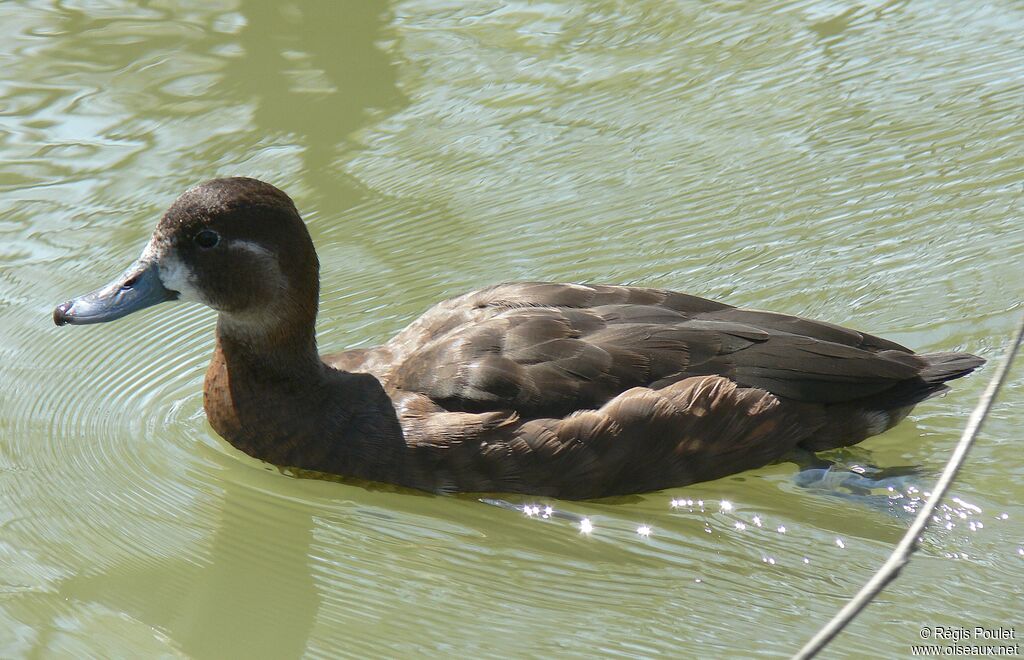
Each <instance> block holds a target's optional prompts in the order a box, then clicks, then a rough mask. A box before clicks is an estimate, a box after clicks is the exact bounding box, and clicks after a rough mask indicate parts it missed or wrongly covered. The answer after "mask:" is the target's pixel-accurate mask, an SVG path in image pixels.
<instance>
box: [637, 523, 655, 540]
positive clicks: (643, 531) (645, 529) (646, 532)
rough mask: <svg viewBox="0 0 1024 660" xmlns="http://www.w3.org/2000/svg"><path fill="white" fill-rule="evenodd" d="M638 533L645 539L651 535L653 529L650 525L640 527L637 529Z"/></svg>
mask: <svg viewBox="0 0 1024 660" xmlns="http://www.w3.org/2000/svg"><path fill="white" fill-rule="evenodd" d="M636 533H637V534H639V535H640V536H642V537H644V538H647V537H649V536H650V535H651V528H650V526H648V525H640V526H639V527H637V528H636Z"/></svg>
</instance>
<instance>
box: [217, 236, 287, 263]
mask: <svg viewBox="0 0 1024 660" xmlns="http://www.w3.org/2000/svg"><path fill="white" fill-rule="evenodd" d="M228 247H231V248H239V249H242V250H245V251H246V252H252V253H253V254H255V255H257V256H260V257H271V258H273V259H274V260H275V261H276V260H277V257H276V256H275V255H274V253H273V252H271V251H270V250H268V249H267V248H265V247H263V246H262V245H260V244H259V243H255V242H253V241H241V240H238V239H235V240H232V241H231V242H230V243H228Z"/></svg>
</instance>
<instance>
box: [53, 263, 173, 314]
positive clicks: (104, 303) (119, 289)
mask: <svg viewBox="0 0 1024 660" xmlns="http://www.w3.org/2000/svg"><path fill="white" fill-rule="evenodd" d="M177 297H178V293H177V292H176V291H170V290H169V289H167V288H166V287H165V286H164V285H163V282H161V281H160V270H159V266H157V264H156V263H155V262H151V261H143V260H141V259H140V260H139V261H136V262H135V263H133V264H132V265H131V266H129V267H128V270H126V271H124V272H123V273H121V275H120V276H119V277H118V278H117V279H115V280H114V281H113V282H111V283H110V284H107V285H106V286H104V287H102V288H100V289H96V290H95V291H93V292H92V293H87V294H85V295H84V296H80V297H78V298H74V299H73V300H69V301H67V302H65V303H61V304H60V305H57V308H56V309H54V310H53V322H54V323H56V324H57V325H67V324H71V325H86V324H89V323H106V322H107V321H114V320H117V319H119V318H121V317H122V316H128V315H129V314H131V313H132V312H137V311H139V310H140V309H145V308H147V307H152V306H153V305H157V304H159V303H162V302H167V301H168V300H175V299H176V298H177Z"/></svg>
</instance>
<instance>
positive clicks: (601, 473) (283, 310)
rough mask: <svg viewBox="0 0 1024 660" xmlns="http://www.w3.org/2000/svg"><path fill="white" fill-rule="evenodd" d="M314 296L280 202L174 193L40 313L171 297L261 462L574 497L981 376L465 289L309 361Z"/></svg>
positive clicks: (889, 351)
mask: <svg viewBox="0 0 1024 660" xmlns="http://www.w3.org/2000/svg"><path fill="white" fill-rule="evenodd" d="M318 298H319V265H318V261H317V256H316V252H315V250H314V247H313V242H312V240H311V239H310V236H309V232H308V231H307V230H306V227H305V224H304V223H303V221H302V219H301V218H300V216H299V213H298V211H297V210H296V208H295V205H294V204H293V202H292V200H291V199H290V198H289V197H288V196H287V195H286V194H285V193H283V192H281V191H280V190H278V189H277V188H275V187H273V186H271V185H270V184H267V183H263V182H262V181H258V180H255V179H247V178H226V179H216V180H213V181H209V182H206V183H204V184H202V185H200V186H197V187H195V188H192V189H190V190H188V191H187V192H185V193H184V194H183V195H182V196H181V197H179V198H178V199H177V200H176V201H175V202H174V204H172V205H171V207H170V209H168V211H167V212H166V214H165V215H164V216H163V218H162V219H161V220H160V223H159V224H158V225H157V228H156V231H155V232H154V234H153V237H152V239H151V240H150V242H149V244H148V245H147V246H146V248H145V250H144V251H143V253H142V256H141V257H140V258H139V259H138V260H137V261H136V262H135V263H134V264H132V265H131V266H130V267H129V268H128V269H127V270H126V271H125V272H124V273H123V274H122V275H121V276H120V277H118V278H117V279H116V280H114V281H113V282H111V283H110V284H108V285H107V286H105V287H103V288H100V289H98V290H96V291H94V292H93V293H90V294H87V295H85V296H82V297H80V298H76V299H74V300H71V301H68V302H66V303H63V304H61V305H60V306H58V307H57V308H56V310H54V315H53V317H54V321H55V322H56V323H57V324H58V325H64V324H88V323H102V322H106V321H113V320H115V319H119V318H121V317H123V316H126V315H128V314H131V313H132V312H134V311H137V310H140V309H144V308H146V307H150V306H152V305H155V304H158V303H161V302H166V301H172V300H185V301H194V302H200V303H203V304H205V305H208V306H209V307H211V308H213V309H215V310H217V312H218V319H217V329H216V336H217V343H216V348H215V350H214V354H213V359H212V360H211V362H210V366H209V369H208V371H207V373H206V382H205V388H204V406H205V408H206V414H207V417H208V418H209V421H210V424H211V425H212V426H213V428H214V429H215V430H216V431H217V432H218V433H219V434H220V435H221V436H222V437H224V438H225V439H226V440H227V441H228V442H230V443H231V444H232V445H234V446H235V447H237V448H238V449H240V450H242V451H244V452H246V453H247V454H250V455H251V456H254V457H256V458H259V459H262V460H264V461H268V462H270V463H273V464H275V465H279V466H287V467H294V468H300V469H303V470H313V471H317V472H326V473H331V474H338V475H343V476H351V477H357V478H361V479H369V480H373V481H382V482H389V483H394V484H399V485H402V486H407V487H411V488H417V489H422V490H428V491H435V492H455V491H467V492H515V493H528V494H533V495H546V496H553V497H561V498H570V499H584V498H596V497H603V496H609V495H621V494H627V493H638V492H644V491H651V490H657V489H661V488H666V487H670V486H682V485H686V484H690V483H694V482H698V481H706V480H710V479H716V478H718V477H722V476H725V475H729V474H733V473H736V472H740V471H742V470H747V469H750V468H755V467H760V466H763V465H766V464H768V463H770V462H772V461H775V460H778V459H779V458H781V457H782V456H784V455H786V454H787V453H789V452H790V451H791V450H793V449H794V448H802V449H807V450H811V451H818V450H823V449H830V448H835V447H843V446H848V445H852V444H855V443H858V442H860V441H861V440H864V439H865V438H867V437H869V436H872V435H876V434H878V433H881V432H883V431H885V430H887V429H889V428H891V427H892V426H893V425H895V424H896V423H897V422H899V421H900V420H901V419H903V417H905V416H906V415H907V413H908V412H909V411H910V410H911V408H912V407H913V406H914V405H915V404H917V403H919V402H920V401H923V400H924V399H926V398H928V397H930V396H932V395H934V394H937V393H939V392H942V391H944V390H946V389H947V387H946V385H945V384H944V383H945V382H946V381H948V380H952V379H955V378H959V377H961V376H964V375H965V374H968V373H970V372H971V371H972V370H974V369H975V368H977V367H979V366H980V365H982V364H983V363H984V360H982V359H981V358H979V357H976V356H974V355H970V354H968V353H925V354H915V353H913V352H912V351H911V350H909V349H907V348H905V347H903V346H900V345H899V344H896V343H894V342H891V341H888V340H885V339H882V338H880V337H875V336H872V335H868V334H865V333H862V332H857V331H854V330H850V329H847V328H842V327H840V326H837V325H833V324H830V323H824V322H820V321H812V320H808V319H803V318H799V317H796V316H788V315H785V314H776V313H772V312H763V311H754V310H746V309H739V308H736V307H732V306H730V305H726V304H723V303H719V302H714V301H711V300H706V299H703V298H698V297H695V296H691V295H687V294H683V293H677V292H674V291H666V290H661V289H646V288H638V287H626V286H596V285H595V286H585V285H578V284H556V283H547V282H527V283H514V284H499V285H496V286H491V287H488V288H485V289H481V290H479V291H475V292H472V293H468V294H466V295H463V296H461V297H458V298H454V299H452V300H448V301H445V302H442V303H439V304H437V305H436V306H434V307H433V308H431V309H430V310H428V311H427V312H426V313H425V314H424V315H423V316H421V317H420V318H418V319H417V320H415V321H414V322H413V323H412V324H411V325H409V326H408V327H407V328H405V329H404V330H402V331H401V332H399V333H398V334H397V335H396V336H395V337H393V338H392V339H391V340H390V341H388V342H387V343H386V344H383V345H381V346H378V347H375V348H369V349H358V350H351V351H345V352H342V353H336V354H331V355H323V356H321V355H319V354H318V352H317V345H316V338H315V332H314V326H315V323H316V315H317V304H318Z"/></svg>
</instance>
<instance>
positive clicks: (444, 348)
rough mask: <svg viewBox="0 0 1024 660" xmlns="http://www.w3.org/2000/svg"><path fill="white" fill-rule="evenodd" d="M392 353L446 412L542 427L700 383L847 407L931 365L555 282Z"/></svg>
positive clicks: (735, 315)
mask: <svg viewBox="0 0 1024 660" xmlns="http://www.w3.org/2000/svg"><path fill="white" fill-rule="evenodd" d="M384 350H385V351H386V353H387V355H388V356H389V358H390V363H389V365H388V366H387V369H386V370H384V371H386V374H385V376H386V381H387V383H388V385H389V386H390V387H392V388H397V389H401V390H406V391H410V392H418V393H421V394H424V395H426V396H428V397H429V398H430V399H432V400H433V401H435V402H436V403H438V404H439V405H441V406H443V407H444V408H445V409H447V410H452V411H470V412H483V411H487V410H498V409H507V410H515V411H517V412H519V413H520V414H522V415H524V416H535V417H536V416H548V415H550V416H559V415H565V414H568V413H570V412H572V411H574V410H579V409H587V408H595V407H599V406H601V405H603V404H604V403H606V402H607V401H609V400H610V399H612V397H614V396H616V395H617V394H619V393H621V392H623V391H625V390H627V389H629V388H632V387H650V388H654V389H659V388H662V387H665V386H667V385H670V384H672V383H674V382H677V381H679V380H682V379H684V378H687V377H690V376H695V375H720V376H724V377H726V378H729V379H730V380H733V381H734V382H736V383H738V384H740V385H742V386H745V387H757V388H761V389H764V390H767V391H769V392H772V393H773V394H776V395H778V396H781V397H786V398H790V399H794V400H797V401H805V402H814V403H838V402H846V401H853V400H857V399H861V398H864V397H867V396H871V395H875V394H878V393H880V392H884V391H886V390H887V389H889V388H893V387H894V386H896V385H897V384H899V383H902V382H905V381H908V380H912V379H915V378H916V377H918V375H919V374H920V373H921V372H922V371H923V370H925V369H926V368H927V366H928V363H927V362H926V361H925V360H922V359H920V358H919V357H918V356H915V355H914V354H913V353H911V352H910V351H909V350H908V349H906V348H904V347H903V346H900V345H898V344H895V343H893V342H890V341H887V340H885V339H881V338H879V337H875V336H872V335H867V334H864V333H860V332H857V331H854V330H849V329H847V328H842V327H840V326H837V325H833V324H830V323H822V322H818V321H811V320H808V319H803V318H799V317H795V316H788V315H785V314H776V313H772V312H761V311H755V310H744V309H738V308H735V307H731V306H729V305H725V304H722V303H718V302H714V301H710V300H706V299H703V298H698V297H696V296H690V295H686V294H682V293H677V292H673V291H665V290H660V289H646V288H638V287H620V286H583V285H575V284H552V283H522V284H505V285H498V286H495V287H491V288H488V289H484V290H482V291H478V292H475V293H472V294H468V295H466V296H463V297H461V298H456V299H454V300H450V301H447V302H444V303H441V304H440V305H438V306H436V307H435V308H433V309H431V310H430V311H429V312H427V313H426V314H425V315H424V316H423V317H421V318H420V319H418V320H417V321H416V322H415V323H413V324H412V325H411V326H409V328H407V329H406V330H404V331H403V332H402V333H400V334H399V335H398V336H396V337H395V338H394V339H393V340H392V341H391V342H389V343H388V344H387V345H386V347H384ZM382 373H383V372H382Z"/></svg>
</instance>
